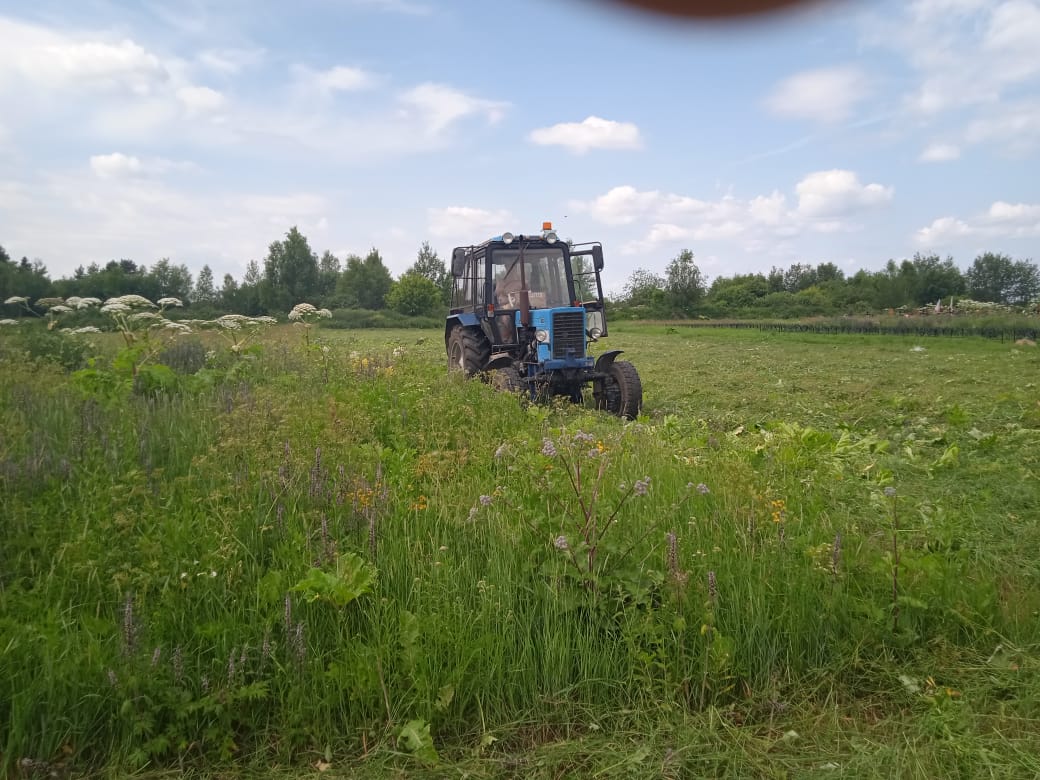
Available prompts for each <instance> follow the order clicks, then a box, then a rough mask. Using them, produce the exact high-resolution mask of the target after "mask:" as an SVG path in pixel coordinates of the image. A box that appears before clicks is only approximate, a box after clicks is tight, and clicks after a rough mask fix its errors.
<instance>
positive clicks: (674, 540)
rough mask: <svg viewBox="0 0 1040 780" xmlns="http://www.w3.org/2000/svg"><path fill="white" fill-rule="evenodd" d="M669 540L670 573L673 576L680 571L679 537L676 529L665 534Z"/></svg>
mask: <svg viewBox="0 0 1040 780" xmlns="http://www.w3.org/2000/svg"><path fill="white" fill-rule="evenodd" d="M665 538H666V539H667V540H668V573H669V574H671V575H672V576H673V577H674V576H675V575H676V574H677V573H678V572H679V539H678V537H677V536H676V535H675V531H669V532H668V533H667V534H665Z"/></svg>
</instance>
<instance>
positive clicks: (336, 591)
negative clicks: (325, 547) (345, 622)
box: [293, 553, 376, 607]
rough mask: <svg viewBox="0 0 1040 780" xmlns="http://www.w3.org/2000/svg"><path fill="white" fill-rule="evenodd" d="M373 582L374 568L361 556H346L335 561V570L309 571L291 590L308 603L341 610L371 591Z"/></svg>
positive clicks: (352, 554) (374, 576)
mask: <svg viewBox="0 0 1040 780" xmlns="http://www.w3.org/2000/svg"><path fill="white" fill-rule="evenodd" d="M375 581H376V568H375V567H374V566H372V564H370V563H368V562H367V561H365V560H364V559H363V558H361V556H359V555H355V554H354V553H349V554H347V555H344V556H342V557H340V559H339V560H338V561H337V562H336V571H335V572H327V571H324V570H323V569H311V570H310V571H308V572H307V576H306V577H304V578H303V579H302V580H300V581H299V582H298V583H297V584H296V585H295V586H293V591H294V592H296V593H302V594H303V595H304V598H306V599H307V600H308V601H318V600H319V599H320V600H322V601H328V602H330V603H331V604H333V605H335V606H337V607H345V606H346V605H347V604H349V603H350V602H352V601H355V600H356V599H358V598H360V597H361V596H364V595H365V594H366V593H370V592H371V591H372V586H373V585H374V584H375Z"/></svg>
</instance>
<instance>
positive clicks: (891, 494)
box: [884, 485, 896, 498]
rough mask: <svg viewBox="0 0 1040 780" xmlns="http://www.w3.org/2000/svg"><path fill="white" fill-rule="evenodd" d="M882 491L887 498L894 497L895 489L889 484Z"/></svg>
mask: <svg viewBox="0 0 1040 780" xmlns="http://www.w3.org/2000/svg"><path fill="white" fill-rule="evenodd" d="M884 493H885V496H887V497H888V498H895V497H896V489H895V488H894V487H892V486H891V485H888V486H887V487H886V488H885V491H884Z"/></svg>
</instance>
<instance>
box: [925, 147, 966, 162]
mask: <svg viewBox="0 0 1040 780" xmlns="http://www.w3.org/2000/svg"><path fill="white" fill-rule="evenodd" d="M960 156H961V149H960V147H959V146H957V145H956V144H930V145H929V146H926V147H925V148H924V150H923V151H922V152H921V156H920V157H918V158H917V159H918V160H919V161H920V162H948V161H950V160H956V159H959V158H960Z"/></svg>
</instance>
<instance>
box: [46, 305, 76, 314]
mask: <svg viewBox="0 0 1040 780" xmlns="http://www.w3.org/2000/svg"><path fill="white" fill-rule="evenodd" d="M70 311H72V309H71V308H70V307H68V306H66V305H65V304H63V303H59V304H56V305H54V306H51V308H50V312H51V314H68V313H69V312H70Z"/></svg>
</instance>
